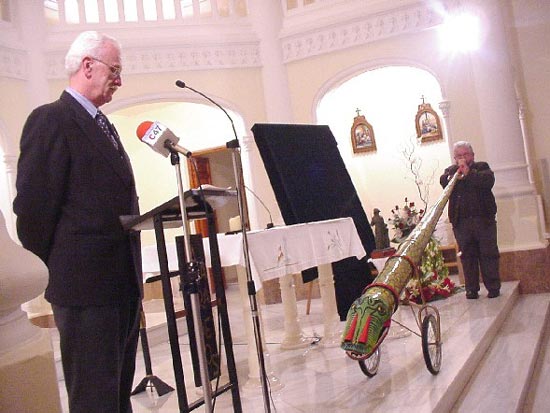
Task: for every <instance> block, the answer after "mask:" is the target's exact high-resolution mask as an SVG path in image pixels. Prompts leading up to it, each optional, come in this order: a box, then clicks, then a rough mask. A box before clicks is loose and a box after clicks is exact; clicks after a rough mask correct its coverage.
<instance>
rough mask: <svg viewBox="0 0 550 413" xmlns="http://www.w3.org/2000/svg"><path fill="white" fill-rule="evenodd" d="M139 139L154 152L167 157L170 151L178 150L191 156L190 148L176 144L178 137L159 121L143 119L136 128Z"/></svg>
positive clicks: (188, 156) (186, 155)
mask: <svg viewBox="0 0 550 413" xmlns="http://www.w3.org/2000/svg"><path fill="white" fill-rule="evenodd" d="M136 135H137V137H138V138H139V140H140V141H142V142H143V143H146V144H147V145H149V146H150V147H151V148H153V150H154V151H155V152H158V153H160V154H161V155H162V156H164V157H168V155H170V152H178V153H181V154H182V155H184V156H185V157H187V158H190V157H191V156H192V153H191V151H190V150H188V149H185V148H184V147H183V146H180V145H178V142H179V140H180V138H178V137H177V136H176V135H174V132H172V131H171V130H170V129H168V128H167V127H166V126H164V125H163V124H162V123H160V122H151V121H148V120H147V121H145V122H141V124H140V125H139V126H138V127H137V129H136Z"/></svg>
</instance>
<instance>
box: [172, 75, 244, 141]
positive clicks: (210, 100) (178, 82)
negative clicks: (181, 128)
mask: <svg viewBox="0 0 550 413" xmlns="http://www.w3.org/2000/svg"><path fill="white" fill-rule="evenodd" d="M176 86H177V87H181V88H182V89H189V90H191V91H193V92H195V93H196V94H198V95H201V96H202V97H203V98H205V99H206V100H208V101H209V102H212V103H213V104H214V105H216V106H217V107H218V108H220V109H221V110H222V111H223V113H225V116H227V118H228V119H229V122H231V128H233V134H234V135H235V139H237V140H238V138H237V131H236V130H235V124H234V123H233V119H231V116H229V113H227V111H226V110H225V109H224V108H223V107H222V106H221V105H220V104H219V103H217V102H214V101H213V100H212V99H210V98H209V97H208V96H206V95H205V94H204V93H202V92H199V91H198V90H195V89H193V88H192V87H190V86H187V85H186V84H185V82H184V81H183V80H176Z"/></svg>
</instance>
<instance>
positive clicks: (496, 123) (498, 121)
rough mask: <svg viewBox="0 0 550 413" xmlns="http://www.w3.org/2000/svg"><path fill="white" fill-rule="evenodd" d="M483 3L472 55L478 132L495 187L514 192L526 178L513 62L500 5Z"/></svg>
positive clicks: (492, 0)
mask: <svg viewBox="0 0 550 413" xmlns="http://www.w3.org/2000/svg"><path fill="white" fill-rule="evenodd" d="M477 1H479V0H477ZM482 4H483V5H482V9H480V13H482V14H481V15H480V17H481V26H482V28H483V29H482V31H483V33H484V34H485V37H483V39H484V42H483V43H482V44H481V47H480V48H479V49H478V50H477V51H476V52H475V53H472V70H473V73H474V80H475V84H476V95H477V98H478V101H479V108H480V118H481V129H482V130H481V132H482V135H483V141H484V143H485V151H486V154H487V161H488V162H489V164H490V165H491V167H492V169H494V171H495V174H496V176H497V183H496V185H497V186H505V187H507V188H508V190H509V191H511V192H515V191H517V190H518V189H519V188H520V187H524V186H526V185H527V186H528V185H529V179H528V174H527V162H526V157H525V152H524V148H523V142H522V135H521V127H520V122H519V116H518V113H519V110H518V104H517V100H516V93H515V89H514V76H513V68H512V62H511V60H510V55H509V51H508V44H507V42H506V33H505V27H504V22H503V18H502V15H501V11H500V7H499V2H498V1H497V0H483V1H482ZM474 150H475V148H474ZM499 178H502V179H499Z"/></svg>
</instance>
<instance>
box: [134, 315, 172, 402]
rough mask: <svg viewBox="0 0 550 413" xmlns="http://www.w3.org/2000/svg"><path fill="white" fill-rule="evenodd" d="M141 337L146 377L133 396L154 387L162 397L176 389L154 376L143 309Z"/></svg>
mask: <svg viewBox="0 0 550 413" xmlns="http://www.w3.org/2000/svg"><path fill="white" fill-rule="evenodd" d="M139 337H140V339H141V347H142V349H143V361H144V363H145V374H146V376H145V377H144V378H143V379H142V380H141V381H140V382H139V384H138V385H137V386H136V388H135V389H134V390H133V391H132V393H131V395H132V396H133V395H135V394H138V393H141V392H144V391H145V390H147V387H149V386H152V387H154V388H155V390H156V391H157V393H158V395H159V396H162V395H164V394H166V393H168V392H171V391H173V390H174V389H173V388H172V387H170V386H169V385H168V384H166V383H164V382H163V381H162V380H161V379H159V378H158V377H157V376H154V375H153V368H152V367H151V353H150V351H149V341H148V340H147V329H146V325H145V313H144V312H143V307H142V308H141V310H140V328H139Z"/></svg>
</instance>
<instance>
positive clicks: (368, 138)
mask: <svg viewBox="0 0 550 413" xmlns="http://www.w3.org/2000/svg"><path fill="white" fill-rule="evenodd" d="M351 144H352V146H353V153H360V152H373V151H376V140H375V139H374V129H373V128H372V125H371V124H370V123H368V122H367V120H366V119H365V117H364V116H363V115H359V110H357V116H356V117H355V118H354V120H353V126H352V127H351Z"/></svg>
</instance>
